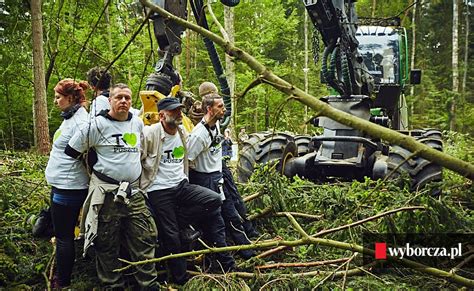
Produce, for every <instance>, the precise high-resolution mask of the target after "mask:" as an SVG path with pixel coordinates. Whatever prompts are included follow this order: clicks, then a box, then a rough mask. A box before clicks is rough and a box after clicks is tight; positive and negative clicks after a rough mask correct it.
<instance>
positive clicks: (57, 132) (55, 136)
mask: <svg viewBox="0 0 474 291" xmlns="http://www.w3.org/2000/svg"><path fill="white" fill-rule="evenodd" d="M60 136H61V130H60V129H58V130H56V132H55V133H54V136H53V142H55V141H56V140H57V139H58V138H59V137H60Z"/></svg>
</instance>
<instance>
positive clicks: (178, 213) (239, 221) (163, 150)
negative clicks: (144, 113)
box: [45, 68, 258, 290]
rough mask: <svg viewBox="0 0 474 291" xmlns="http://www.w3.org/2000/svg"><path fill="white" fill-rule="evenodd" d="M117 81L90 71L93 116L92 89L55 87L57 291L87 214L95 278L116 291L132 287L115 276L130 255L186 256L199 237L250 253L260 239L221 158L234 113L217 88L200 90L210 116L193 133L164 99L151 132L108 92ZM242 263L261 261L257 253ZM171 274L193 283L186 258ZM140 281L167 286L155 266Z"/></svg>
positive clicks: (127, 100) (123, 93)
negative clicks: (225, 121) (224, 123)
mask: <svg viewBox="0 0 474 291" xmlns="http://www.w3.org/2000/svg"><path fill="white" fill-rule="evenodd" d="M110 81H111V78H110V74H108V73H107V72H105V71H104V70H103V69H101V68H93V69H91V70H90V71H89V72H88V82H89V84H90V87H91V88H92V89H93V90H94V100H93V102H92V104H91V108H90V111H89V113H88V112H87V110H86V106H85V105H86V103H87V102H86V94H85V93H86V90H87V89H88V88H89V84H88V83H87V82H84V81H80V82H78V81H75V80H73V79H64V80H61V81H60V82H59V83H58V84H57V85H56V87H55V88H54V91H55V97H54V103H55V104H56V105H57V107H58V108H59V109H60V110H61V116H62V117H63V119H64V120H63V122H62V124H61V126H60V127H59V129H58V130H57V131H56V133H55V134H54V139H53V147H52V150H51V154H50V159H49V162H48V165H47V168H46V172H45V175H46V179H47V181H48V183H49V184H50V185H51V187H52V190H51V216H52V221H53V226H54V234H55V236H56V260H57V265H56V266H57V270H56V276H55V282H54V287H59V288H63V287H67V286H69V285H70V284H71V274H72V268H73V264H74V260H75V253H74V228H75V225H76V222H77V220H78V217H79V212H80V209H81V208H82V210H83V213H82V219H81V225H80V229H81V233H83V235H84V254H86V253H87V251H88V249H89V248H90V247H93V248H94V249H95V253H96V263H97V275H98V278H99V279H100V281H101V283H102V284H103V286H104V287H108V288H122V287H124V286H125V281H124V278H123V276H122V274H121V273H118V272H114V270H116V269H118V268H120V267H121V262H120V261H119V258H120V257H121V255H122V254H123V253H126V255H127V256H129V258H130V260H132V261H141V260H147V259H152V258H154V257H155V256H163V255H168V254H176V253H180V252H183V251H186V250H188V248H189V247H190V244H191V242H193V241H195V240H196V239H197V238H202V240H200V241H202V242H204V243H205V244H207V245H209V246H214V247H225V246H226V244H227V242H226V230H227V233H228V234H230V238H231V239H232V240H233V242H234V243H235V244H238V245H240V244H249V243H250V240H249V238H248V237H252V236H255V235H257V234H258V233H257V232H256V231H255V229H254V228H253V226H252V225H251V223H250V222H249V221H247V220H246V219H245V217H246V210H245V205H244V203H243V201H242V198H241V197H240V195H239V194H238V192H237V189H236V187H235V183H234V181H233V178H232V173H231V172H230V170H229V169H228V167H227V165H226V159H222V157H223V154H222V141H223V140H224V138H223V136H222V135H221V130H220V126H219V120H220V119H221V118H222V117H223V116H224V114H225V110H226V109H225V106H224V103H223V100H222V97H221V96H220V95H219V94H218V90H217V87H216V86H215V85H214V84H212V83H210V82H204V83H203V84H202V85H201V86H200V89H199V91H200V93H202V94H200V95H201V98H202V101H201V102H202V106H201V108H202V110H203V113H204V117H203V118H202V120H201V121H200V122H199V123H197V124H196V125H195V127H194V129H193V130H192V131H191V132H186V130H185V129H184V127H183V126H182V120H183V115H182V112H181V110H182V108H183V105H182V103H181V102H180V101H179V100H178V99H177V98H175V97H167V98H163V99H161V100H160V101H159V102H158V104H157V106H158V108H157V109H158V114H159V120H160V122H158V123H156V124H153V125H151V126H144V125H143V122H142V120H141V119H140V118H139V117H138V116H137V114H136V113H135V114H132V113H131V109H132V107H131V105H132V91H131V89H130V88H129V87H128V86H127V85H126V84H123V83H119V84H115V85H113V86H112V87H111V88H110V91H109V86H110ZM106 101H107V102H108V103H107V102H106ZM157 238H158V240H157ZM228 238H229V237H228ZM157 242H158V245H159V247H158V251H156V249H157V248H156V246H157ZM239 254H240V255H241V256H242V257H243V258H245V259H247V258H250V257H252V256H254V255H255V253H254V251H253V250H241V251H240V252H239ZM167 267H168V271H169V278H168V279H169V281H171V282H173V283H176V284H179V285H182V284H184V283H186V282H187V281H188V280H189V275H188V273H187V271H186V270H187V267H186V260H185V258H176V259H172V260H168V261H167ZM205 267H206V268H211V269H212V270H213V271H223V272H228V271H232V270H235V261H234V258H233V256H232V255H231V254H230V253H229V252H221V253H216V254H215V255H214V256H213V257H212V258H209V257H207V258H206V260H205ZM133 276H134V279H135V281H136V283H137V284H138V285H139V286H140V287H141V288H142V289H146V290H148V289H150V290H154V289H157V288H158V287H159V282H158V280H157V270H156V267H155V264H153V263H147V264H144V265H140V266H138V267H136V268H135V270H134V273H133Z"/></svg>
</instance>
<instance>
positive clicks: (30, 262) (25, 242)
mask: <svg viewBox="0 0 474 291" xmlns="http://www.w3.org/2000/svg"><path fill="white" fill-rule="evenodd" d="M45 165H46V159H45V157H41V156H35V155H30V154H27V153H14V152H0V168H1V172H2V175H1V176H0V213H2V220H0V246H1V247H0V286H2V287H13V286H17V287H18V286H19V285H21V284H26V285H30V286H34V285H37V284H38V283H39V282H41V281H42V280H43V279H42V272H44V271H45V268H46V265H47V263H48V260H49V252H50V251H49V248H50V244H49V243H47V242H43V241H36V240H34V239H33V238H32V237H31V224H30V223H31V222H32V221H34V219H32V218H33V217H32V216H33V215H34V214H37V213H38V212H39V210H40V209H41V208H43V207H45V206H46V203H47V201H48V200H49V189H48V187H47V186H46V183H45V181H44V175H43V172H44V167H45Z"/></svg>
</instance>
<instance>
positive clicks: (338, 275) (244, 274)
mask: <svg viewBox="0 0 474 291" xmlns="http://www.w3.org/2000/svg"><path fill="white" fill-rule="evenodd" d="M375 265H376V264H375V263H370V264H367V265H366V266H362V267H356V268H354V269H350V270H348V271H347V272H346V271H339V272H334V271H320V270H318V271H311V272H304V273H294V274H278V276H279V277H280V278H301V277H314V276H327V275H332V277H333V278H341V277H343V276H344V274H346V275H347V276H356V275H361V274H363V273H364V271H365V269H369V268H372V267H374V266H375ZM188 273H189V274H191V275H194V276H197V275H202V274H203V273H201V272H196V271H188ZM209 275H210V276H230V277H239V278H242V279H254V278H264V277H272V276H274V274H272V273H249V272H231V273H226V274H225V275H221V274H209Z"/></svg>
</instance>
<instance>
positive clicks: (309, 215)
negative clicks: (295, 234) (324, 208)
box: [273, 212, 324, 220]
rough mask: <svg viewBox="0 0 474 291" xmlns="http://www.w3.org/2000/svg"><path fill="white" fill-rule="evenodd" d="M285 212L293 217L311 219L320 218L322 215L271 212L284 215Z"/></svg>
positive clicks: (275, 214)
mask: <svg viewBox="0 0 474 291" xmlns="http://www.w3.org/2000/svg"><path fill="white" fill-rule="evenodd" d="M286 213H289V214H291V215H293V216H295V217H301V218H307V219H312V220H320V219H321V218H323V217H324V215H315V214H307V213H301V212H276V213H274V214H273V216H286Z"/></svg>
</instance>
